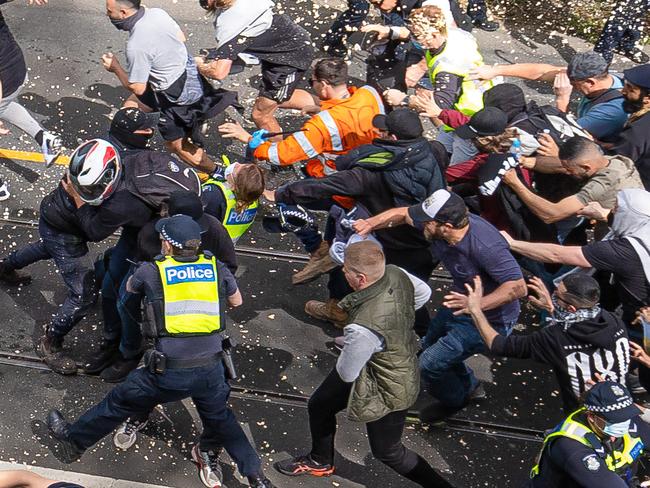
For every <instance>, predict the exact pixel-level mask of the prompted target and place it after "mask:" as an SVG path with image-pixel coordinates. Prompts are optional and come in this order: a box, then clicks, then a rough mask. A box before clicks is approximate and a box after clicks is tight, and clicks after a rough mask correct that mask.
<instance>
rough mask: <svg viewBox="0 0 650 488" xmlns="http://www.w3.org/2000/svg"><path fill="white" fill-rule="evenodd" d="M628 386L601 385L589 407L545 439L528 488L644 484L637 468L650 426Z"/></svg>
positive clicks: (594, 390) (589, 397)
mask: <svg viewBox="0 0 650 488" xmlns="http://www.w3.org/2000/svg"><path fill="white" fill-rule="evenodd" d="M640 413H641V410H640V409H639V408H638V407H637V406H636V405H634V401H633V400H632V396H631V395H630V393H629V392H628V390H627V389H626V388H625V387H624V386H623V385H620V384H618V383H614V382H612V381H603V382H600V383H597V384H596V385H595V386H594V387H593V388H592V389H591V390H589V391H588V392H587V394H586V396H585V400H584V406H583V407H582V408H580V409H578V410H576V411H575V412H573V413H572V414H571V415H569V416H568V417H567V418H566V420H564V422H562V423H561V424H559V425H558V426H557V427H555V429H553V430H552V431H551V432H550V433H549V434H548V435H547V436H546V439H544V446H543V447H542V450H541V452H540V454H539V457H538V460H537V464H536V466H535V467H534V468H533V469H532V471H531V479H530V480H529V481H528V483H527V484H526V485H525V486H526V487H527V488H542V487H543V488H573V487H582V486H588V487H589V488H625V487H627V486H638V480H637V479H636V469H637V464H638V461H639V458H640V457H641V454H642V453H643V450H644V446H646V445H648V442H650V427H648V425H647V424H646V423H645V422H643V421H642V420H641V419H639V417H638V415H639V414H640Z"/></svg>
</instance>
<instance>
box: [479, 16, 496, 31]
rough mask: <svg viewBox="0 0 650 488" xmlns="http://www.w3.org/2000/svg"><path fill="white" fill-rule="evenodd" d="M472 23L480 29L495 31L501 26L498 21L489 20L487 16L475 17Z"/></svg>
mask: <svg viewBox="0 0 650 488" xmlns="http://www.w3.org/2000/svg"><path fill="white" fill-rule="evenodd" d="M472 24H474V26H475V27H478V28H479V29H481V30H484V31H486V32H494V31H495V30H498V29H499V27H500V25H499V23H498V22H496V21H494V20H488V18H487V17H485V18H482V19H474V20H472Z"/></svg>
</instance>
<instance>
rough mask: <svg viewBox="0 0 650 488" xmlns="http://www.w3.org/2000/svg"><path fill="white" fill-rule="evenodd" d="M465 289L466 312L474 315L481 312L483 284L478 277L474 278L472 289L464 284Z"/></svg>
mask: <svg viewBox="0 0 650 488" xmlns="http://www.w3.org/2000/svg"><path fill="white" fill-rule="evenodd" d="M465 288H467V310H468V312H469V313H471V314H474V313H476V312H479V311H481V310H483V304H482V302H483V282H482V281H481V277H480V276H474V289H472V287H471V286H470V285H469V284H468V283H465Z"/></svg>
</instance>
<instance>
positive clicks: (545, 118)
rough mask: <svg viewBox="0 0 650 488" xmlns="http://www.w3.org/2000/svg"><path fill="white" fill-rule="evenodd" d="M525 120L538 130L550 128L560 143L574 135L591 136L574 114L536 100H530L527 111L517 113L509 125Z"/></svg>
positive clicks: (557, 142) (552, 134)
mask: <svg viewBox="0 0 650 488" xmlns="http://www.w3.org/2000/svg"><path fill="white" fill-rule="evenodd" d="M524 120H527V121H528V122H530V123H531V124H532V125H533V126H534V127H535V128H536V129H537V130H538V132H542V131H544V130H548V131H549V135H550V136H551V137H552V138H553V140H555V142H556V144H558V145H560V144H562V143H563V142H564V141H566V140H567V139H569V138H571V137H573V136H581V137H586V138H588V139H590V138H591V136H590V135H589V133H588V132H587V131H585V130H584V129H583V128H582V127H581V126H580V124H578V121H577V120H576V119H575V117H574V116H573V115H571V114H567V113H565V112H562V111H561V110H559V109H558V108H556V107H554V106H552V105H542V106H541V107H540V106H539V105H537V104H536V103H535V102H530V103H528V105H526V111H525V112H522V113H520V114H519V115H516V116H515V118H514V119H513V120H512V121H511V122H510V124H509V125H511V126H512V125H516V124H517V123H518V122H522V121H524ZM533 135H535V134H533Z"/></svg>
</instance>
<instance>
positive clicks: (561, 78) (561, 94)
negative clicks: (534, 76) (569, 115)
mask: <svg viewBox="0 0 650 488" xmlns="http://www.w3.org/2000/svg"><path fill="white" fill-rule="evenodd" d="M572 91H573V87H572V86H571V81H569V77H568V76H567V74H566V71H562V72H560V73H558V74H557V75H555V81H553V93H555V96H556V97H557V98H561V99H563V100H566V99H568V98H569V97H570V96H571V92H572Z"/></svg>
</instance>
